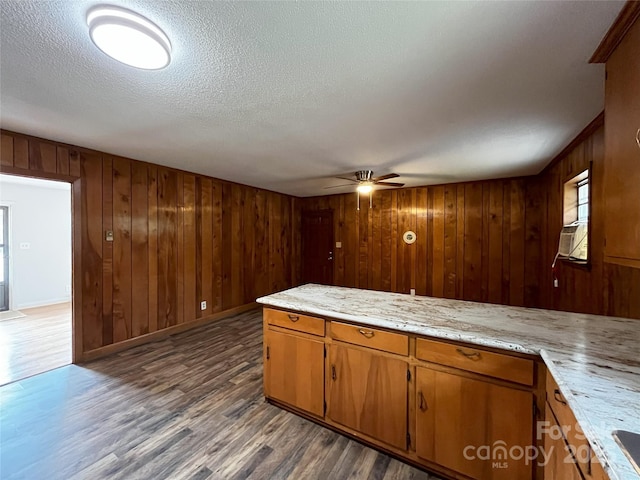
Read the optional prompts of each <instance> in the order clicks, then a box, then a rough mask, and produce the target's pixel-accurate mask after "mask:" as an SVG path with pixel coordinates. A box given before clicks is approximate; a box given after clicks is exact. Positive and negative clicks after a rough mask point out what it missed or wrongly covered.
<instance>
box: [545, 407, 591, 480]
mask: <svg viewBox="0 0 640 480" xmlns="http://www.w3.org/2000/svg"><path fill="white" fill-rule="evenodd" d="M547 412H548V413H547V420H548V422H549V433H547V434H546V435H545V437H544V451H545V452H546V454H547V458H548V460H547V462H546V463H545V465H544V480H582V475H581V474H580V469H578V465H577V464H576V462H575V461H574V459H573V456H572V455H571V452H570V451H569V448H568V447H567V444H566V443H565V441H564V438H563V437H562V434H561V433H560V431H561V430H560V426H559V425H558V422H557V421H556V419H555V418H554V417H553V414H552V413H551V407H550V406H549V405H548V404H547Z"/></svg>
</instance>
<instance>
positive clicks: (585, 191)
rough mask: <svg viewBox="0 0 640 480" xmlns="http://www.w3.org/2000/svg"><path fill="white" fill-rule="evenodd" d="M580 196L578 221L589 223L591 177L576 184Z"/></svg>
mask: <svg viewBox="0 0 640 480" xmlns="http://www.w3.org/2000/svg"><path fill="white" fill-rule="evenodd" d="M576 187H577V189H576V190H577V192H576V194H577V195H578V221H579V222H588V221H589V177H588V176H587V178H585V179H584V180H580V181H579V182H578V183H576Z"/></svg>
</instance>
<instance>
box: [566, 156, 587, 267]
mask: <svg viewBox="0 0 640 480" xmlns="http://www.w3.org/2000/svg"><path fill="white" fill-rule="evenodd" d="M591 167H592V162H589V166H588V167H587V168H586V169H585V170H582V171H581V172H580V173H578V174H577V175H575V174H573V175H570V176H569V177H568V179H567V180H565V181H564V182H563V187H564V192H563V193H564V197H563V202H562V209H563V223H562V225H563V226H564V225H568V224H570V223H573V222H575V221H578V220H579V214H578V209H579V206H580V205H584V204H586V205H587V209H588V210H587V211H588V216H587V221H586V223H587V259H586V260H577V259H573V258H568V257H559V260H560V261H561V262H562V263H563V264H565V265H569V266H572V267H577V268H582V269H586V270H591V237H592V235H591V230H592V223H591V218H592V206H593V203H592V195H593V194H592V192H593V188H592V186H593V183H592V181H593V177H592V168H591ZM580 184H587V185H588V186H589V192H588V196H587V200H586V202H582V203H580V196H579V187H580Z"/></svg>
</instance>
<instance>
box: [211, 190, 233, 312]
mask: <svg viewBox="0 0 640 480" xmlns="http://www.w3.org/2000/svg"><path fill="white" fill-rule="evenodd" d="M223 191H224V187H223V184H222V183H221V182H219V181H216V180H214V181H213V182H212V183H211V199H212V207H211V213H212V221H211V224H212V226H213V234H212V237H211V251H212V254H213V255H212V264H213V268H212V272H211V273H212V275H213V277H212V279H213V283H212V286H213V291H212V293H211V303H212V310H213V312H214V313H215V312H221V311H222V309H223V308H224V302H223V300H222V298H223V292H224V284H225V281H226V279H225V276H224V273H223V272H224V271H225V270H224V263H223V262H228V261H229V260H230V259H229V258H228V257H229V255H225V256H223V251H224V247H225V246H227V245H228V244H227V242H229V244H230V242H231V238H228V239H225V240H224V243H223V235H222V232H223V231H225V228H224V227H225V221H228V219H229V218H228V216H224V217H223V215H222V210H223V208H224V203H223V200H222V197H223ZM226 231H227V232H228V231H229V230H226ZM228 236H230V235H228ZM227 252H228V250H227Z"/></svg>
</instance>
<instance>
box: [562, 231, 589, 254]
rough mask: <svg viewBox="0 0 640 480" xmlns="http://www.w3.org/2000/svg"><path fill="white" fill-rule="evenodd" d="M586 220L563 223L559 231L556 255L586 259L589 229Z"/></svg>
mask: <svg viewBox="0 0 640 480" xmlns="http://www.w3.org/2000/svg"><path fill="white" fill-rule="evenodd" d="M588 228H589V227H588V224H587V223H586V222H574V223H571V224H569V225H565V226H564V227H563V228H562V232H560V246H559V248H558V256H560V257H565V258H572V259H575V260H587V246H588V237H589V230H588Z"/></svg>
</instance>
